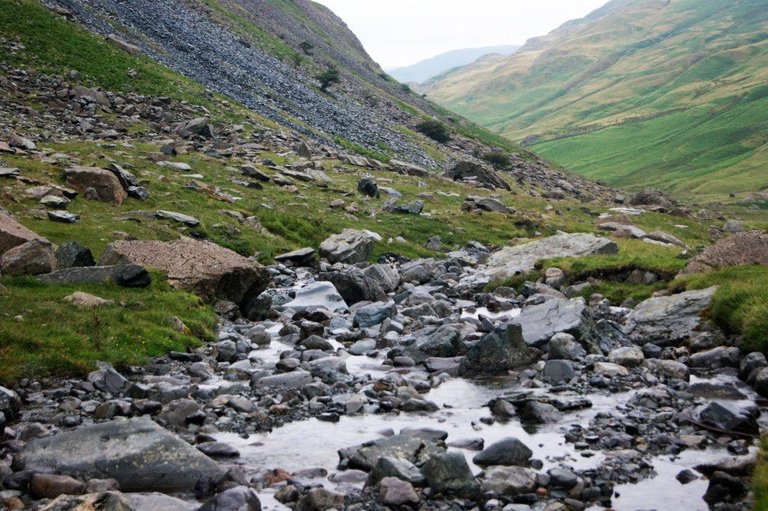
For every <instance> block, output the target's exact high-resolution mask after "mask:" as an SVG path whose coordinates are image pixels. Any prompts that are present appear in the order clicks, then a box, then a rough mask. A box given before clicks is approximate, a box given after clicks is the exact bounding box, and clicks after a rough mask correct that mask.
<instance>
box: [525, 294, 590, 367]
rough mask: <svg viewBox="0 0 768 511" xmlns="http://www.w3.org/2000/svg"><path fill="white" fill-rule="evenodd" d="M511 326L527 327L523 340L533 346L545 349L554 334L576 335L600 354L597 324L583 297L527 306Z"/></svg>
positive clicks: (552, 300) (580, 340)
mask: <svg viewBox="0 0 768 511" xmlns="http://www.w3.org/2000/svg"><path fill="white" fill-rule="evenodd" d="M511 324H513V325H520V326H521V327H522V328H523V338H524V339H525V342H526V344H528V345H529V346H533V347H537V348H542V347H544V346H545V345H546V344H547V342H548V341H549V339H550V338H551V337H552V336H553V335H555V334H557V333H560V332H565V333H568V334H571V335H572V336H574V338H576V340H577V341H579V342H580V343H581V345H582V346H587V347H588V348H589V349H588V351H590V352H592V353H598V352H599V348H597V342H596V337H597V336H596V334H595V324H594V322H593V321H592V317H591V316H590V314H589V310H588V309H587V306H586V303H585V302H584V299H583V298H573V299H570V300H566V299H563V298H551V299H549V300H546V301H545V302H544V303H542V304H539V305H533V306H528V307H525V308H524V309H523V311H522V312H521V313H520V315H519V316H517V317H516V318H513V319H512V321H511Z"/></svg>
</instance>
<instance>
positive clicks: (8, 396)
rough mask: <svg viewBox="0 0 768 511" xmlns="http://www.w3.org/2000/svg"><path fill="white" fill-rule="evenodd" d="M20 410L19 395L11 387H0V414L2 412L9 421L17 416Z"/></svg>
mask: <svg viewBox="0 0 768 511" xmlns="http://www.w3.org/2000/svg"><path fill="white" fill-rule="evenodd" d="M20 410H21V398H19V395H18V394H17V393H16V392H14V391H12V390H11V389H7V388H5V387H0V414H3V415H4V416H5V418H6V419H8V420H9V421H10V420H13V419H15V418H16V417H18V415H19V411H20Z"/></svg>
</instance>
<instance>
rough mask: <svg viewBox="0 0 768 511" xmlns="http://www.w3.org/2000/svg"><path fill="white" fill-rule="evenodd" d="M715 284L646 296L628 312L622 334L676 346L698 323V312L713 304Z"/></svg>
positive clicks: (642, 343) (637, 341)
mask: <svg viewBox="0 0 768 511" xmlns="http://www.w3.org/2000/svg"><path fill="white" fill-rule="evenodd" d="M716 291H717V287H710V288H708V289H701V290H696V291H687V292H685V293H680V294H676V295H672V296H659V297H654V298H649V299H647V300H645V301H644V302H641V303H640V304H638V305H637V307H635V309H634V310H633V311H632V312H631V313H629V315H628V316H627V318H626V321H625V323H624V327H623V330H624V333H625V334H626V335H627V336H629V338H630V339H631V340H632V341H633V342H634V343H635V344H639V345H644V344H648V343H653V344H656V345H658V346H662V347H663V346H672V345H678V344H680V343H682V342H684V341H686V340H688V339H689V338H690V337H691V335H692V334H693V332H694V331H695V330H696V329H697V328H698V327H699V325H700V324H701V321H702V320H701V317H700V315H701V313H702V311H704V309H706V308H707V307H709V306H710V305H711V304H712V299H713V297H714V295H715V292H716Z"/></svg>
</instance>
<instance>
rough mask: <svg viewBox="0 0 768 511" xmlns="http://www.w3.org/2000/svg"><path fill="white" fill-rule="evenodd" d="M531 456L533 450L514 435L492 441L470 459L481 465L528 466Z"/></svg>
mask: <svg viewBox="0 0 768 511" xmlns="http://www.w3.org/2000/svg"><path fill="white" fill-rule="evenodd" d="M531 456H533V451H531V450H530V449H529V448H528V446H526V445H525V444H524V443H523V442H521V441H520V440H518V439H517V438H514V437H507V438H504V439H502V440H499V441H498V442H494V443H493V444H491V445H489V446H488V447H486V448H485V449H483V450H482V451H480V452H479V453H477V454H476V455H475V457H474V458H472V461H473V462H474V463H475V465H480V466H481V467H485V466H489V465H503V466H508V465H518V466H528V461H529V460H530V459H531Z"/></svg>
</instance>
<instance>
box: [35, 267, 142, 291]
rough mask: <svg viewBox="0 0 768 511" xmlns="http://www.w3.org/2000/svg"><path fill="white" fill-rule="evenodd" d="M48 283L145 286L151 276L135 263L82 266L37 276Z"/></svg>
mask: <svg viewBox="0 0 768 511" xmlns="http://www.w3.org/2000/svg"><path fill="white" fill-rule="evenodd" d="M37 279H38V280H40V281H42V282H47V283H49V284H101V283H104V282H113V283H115V284H117V285H119V286H123V287H147V286H149V284H151V283H152V277H151V276H150V275H149V273H148V272H147V270H145V269H144V267H142V266H139V265H137V264H123V265H117V266H84V267H75V268H65V269H63V270H58V271H55V272H53V273H47V274H45V275H40V276H38V277H37Z"/></svg>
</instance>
